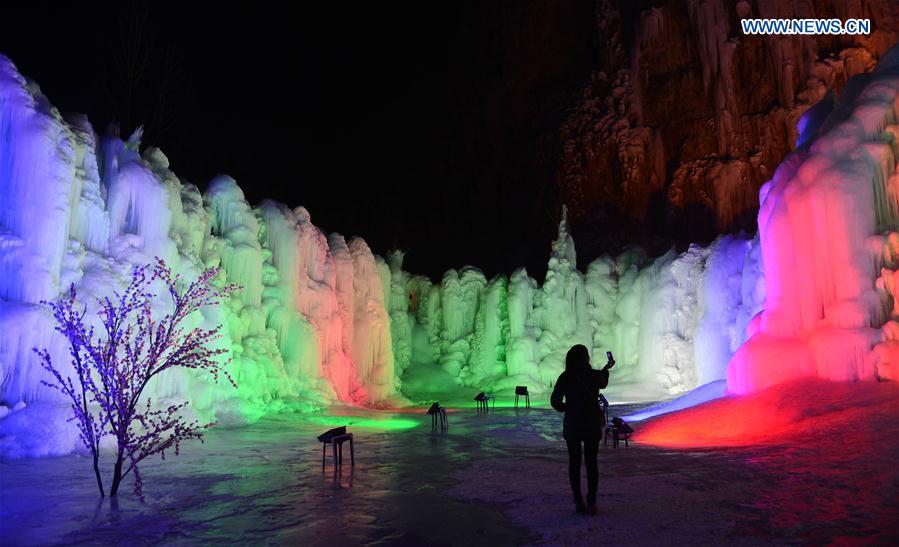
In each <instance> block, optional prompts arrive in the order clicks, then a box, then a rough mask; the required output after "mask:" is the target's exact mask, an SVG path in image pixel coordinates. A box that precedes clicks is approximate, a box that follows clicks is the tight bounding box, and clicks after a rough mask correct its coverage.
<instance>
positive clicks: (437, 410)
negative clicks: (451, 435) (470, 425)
mask: <svg viewBox="0 0 899 547" xmlns="http://www.w3.org/2000/svg"><path fill="white" fill-rule="evenodd" d="M428 414H430V415H431V431H436V430H437V420H438V419H439V420H440V431H444V430H447V429H449V420H447V419H446V408H444V407H442V406H440V403H438V402H435V403H434V404H432V405H431V408H429V409H428Z"/></svg>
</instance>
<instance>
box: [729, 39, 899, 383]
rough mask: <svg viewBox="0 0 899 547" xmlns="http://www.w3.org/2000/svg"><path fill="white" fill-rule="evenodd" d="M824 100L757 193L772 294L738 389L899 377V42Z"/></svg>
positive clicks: (739, 367)
mask: <svg viewBox="0 0 899 547" xmlns="http://www.w3.org/2000/svg"><path fill="white" fill-rule="evenodd" d="M821 106H822V108H816V109H814V110H812V111H810V112H809V117H808V118H806V119H805V120H804V123H802V124H801V126H802V128H803V129H804V131H805V132H806V133H810V134H808V135H806V134H803V135H802V138H801V139H800V142H803V143H805V144H803V145H802V146H800V147H799V148H797V150H795V151H794V152H793V153H791V154H790V155H789V156H788V157H787V159H786V160H785V161H784V162H783V163H782V164H781V166H780V167H779V168H778V169H777V172H776V173H775V175H774V178H773V179H771V180H770V181H769V182H767V183H766V184H765V185H764V186H763V187H762V190H761V192H760V197H761V200H760V201H761V209H760V211H759V236H760V240H761V251H762V260H763V262H764V268H765V283H766V298H765V303H764V305H763V308H764V311H763V312H762V313H760V314H759V315H757V316H756V317H755V318H754V319H752V321H750V322H749V324H748V332H749V333H750V334H751V338H750V339H749V341H748V342H747V343H745V344H744V345H743V346H742V347H741V348H740V349H739V351H738V352H737V354H736V355H735V356H734V358H733V361H732V362H731V364H730V367H729V369H728V375H727V379H728V388H729V389H730V390H731V391H732V392H736V393H745V392H752V391H758V390H760V389H763V388H765V387H768V386H771V385H773V384H777V383H780V382H783V381H785V380H789V379H792V378H795V377H802V376H817V377H821V378H828V379H831V380H856V379H875V378H892V379H896V378H897V377H899V322H897V319H899V316H897V315H896V310H895V306H894V304H893V302H894V301H895V295H896V293H895V282H894V276H895V271H896V268H897V266H899V263H897V261H896V258H895V257H896V251H897V250H899V248H897V246H896V245H897V243H899V233H897V232H895V231H894V230H896V229H897V228H899V174H897V173H896V165H897V149H896V146H897V144H896V138H897V136H899V125H897V114H899V47H894V48H893V49H892V50H890V51H889V52H888V54H887V55H886V56H884V58H883V59H881V62H880V64H879V65H878V66H877V68H876V69H875V70H874V72H872V73H870V74H863V75H859V76H855V77H854V78H853V79H852V80H850V81H849V82H848V83H847V87H846V89H845V90H844V92H843V94H842V95H841V96H840V97H839V100H837V101H836V102H834V101H827V102H825V103H824V104H823V105H821ZM827 106H831V107H832V111H831V112H827V109H826V108H825V107H827ZM825 114H826V118H825Z"/></svg>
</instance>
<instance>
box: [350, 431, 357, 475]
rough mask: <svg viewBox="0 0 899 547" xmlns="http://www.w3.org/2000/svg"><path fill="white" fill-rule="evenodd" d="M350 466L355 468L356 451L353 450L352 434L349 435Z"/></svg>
mask: <svg viewBox="0 0 899 547" xmlns="http://www.w3.org/2000/svg"><path fill="white" fill-rule="evenodd" d="M350 465H351V466H353V467H356V450H355V448H353V434H352V433H350Z"/></svg>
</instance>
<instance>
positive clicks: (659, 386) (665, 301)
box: [391, 209, 765, 397]
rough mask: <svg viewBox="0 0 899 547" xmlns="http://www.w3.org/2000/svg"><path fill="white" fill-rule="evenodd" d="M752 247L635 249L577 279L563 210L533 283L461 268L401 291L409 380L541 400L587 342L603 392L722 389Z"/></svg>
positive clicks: (750, 285)
mask: <svg viewBox="0 0 899 547" xmlns="http://www.w3.org/2000/svg"><path fill="white" fill-rule="evenodd" d="M758 247H759V244H758V241H757V240H750V239H747V238H745V237H744V236H722V237H720V238H718V239H717V240H715V241H714V242H713V243H712V244H711V245H710V246H708V247H706V248H703V247H701V246H696V245H694V246H692V247H690V249H689V250H688V251H686V252H685V253H682V254H680V255H677V254H675V253H674V252H670V253H668V254H666V255H664V256H662V257H660V258H658V259H656V260H649V259H647V257H646V255H645V253H643V252H642V251H640V250H639V249H632V250H629V251H627V252H624V253H622V254H620V255H619V256H617V257H600V258H598V259H596V260H594V261H593V262H592V263H591V264H590V265H589V266H588V268H587V272H586V274H584V273H582V272H580V271H579V270H578V269H577V268H576V256H577V254H576V251H575V248H574V240H573V239H572V237H571V233H570V230H569V227H568V222H567V215H566V211H565V209H563V211H562V219H561V222H560V223H559V231H558V235H557V237H556V239H555V240H554V241H553V243H552V245H551V249H550V258H549V262H548V268H547V275H546V278H545V280H544V281H543V283H542V284H541V283H539V282H538V281H537V280H535V279H533V278H531V277H530V276H528V274H527V272H526V271H525V270H524V269H519V270H516V271H515V272H513V274H512V275H511V276H510V277H509V278H508V279H506V278H505V277H502V276H500V277H497V278H495V279H493V280H491V281H490V282H489V283H488V282H486V280H485V279H484V277H483V275H482V274H481V273H480V272H479V271H477V270H472V269H470V268H469V269H463V270H462V272H461V275H460V273H459V272H456V271H455V270H451V271H449V272H447V273H446V275H445V276H444V278H443V282H442V283H441V284H440V285H437V286H435V285H431V284H430V283H429V282H426V281H424V280H422V279H420V278H418V279H415V278H413V280H412V281H411V282H409V284H408V287H409V295H410V299H411V309H412V310H413V313H411V314H408V315H407V316H406V317H408V318H409V319H410V320H411V322H412V324H411V328H412V332H413V336H412V338H413V348H414V349H413V357H412V360H411V365H410V367H409V369H408V371H409V373H410V374H411V376H412V377H414V378H416V379H420V378H422V377H429V378H434V379H435V381H436V379H438V378H439V379H440V380H439V381H442V382H447V383H449V386H444V389H448V388H451V387H452V386H453V385H457V386H466V387H470V388H471V389H473V390H476V391H479V390H487V391H504V390H509V389H511V388H512V387H514V386H515V385H528V386H529V388H531V389H532V390H533V391H535V392H540V391H546V390H549V389H550V388H551V387H552V385H553V383H554V382H555V380H556V378H557V377H558V375H559V374H560V372H561V371H562V370H563V368H564V365H565V354H566V353H567V352H568V350H569V349H570V348H571V346H573V345H575V344H584V345H586V346H587V347H588V348H589V350H590V352H591V355H592V356H593V360H594V365H595V366H597V367H599V366H602V365H603V364H604V363H605V359H606V356H605V352H606V351H612V352H613V353H614V355H615V359H616V361H617V363H618V364H617V367H616V369H615V382H614V385H613V387H612V389H613V390H614V389H615V388H616V386H617V387H618V388H621V387H622V386H626V388H624V390H623V391H624V392H626V393H627V394H628V396H635V397H641V396H642V397H654V396H659V395H660V394H666V393H671V394H675V393H681V392H684V391H687V390H689V389H692V388H694V387H696V386H698V385H701V384H705V383H709V382H713V381H716V380H721V379H723V378H724V377H725V373H726V366H727V362H728V361H729V360H730V358H731V356H732V355H733V352H734V351H736V349H737V348H738V347H739V345H740V344H741V343H742V342H743V341H744V340H745V339H746V325H747V323H748V319H746V317H747V316H750V317H751V315H752V314H755V313H756V312H757V311H758V309H759V306H760V302H761V301H763V300H764V291H765V288H764V280H763V279H762V277H761V276H762V270H761V266H760V264H759V261H758V259H757V257H758V254H759V253H758ZM393 278H394V279H396V278H397V275H396V274H395V273H394V275H393ZM405 278H406V277H403V279H405ZM391 305H392V304H391ZM404 328H405V327H404ZM403 332H405V331H403ZM415 333H419V334H418V335H416V334H415ZM395 345H396V342H395ZM438 370H440V371H442V372H443V373H445V374H440V373H438ZM410 389H412V390H413V391H410V393H414V388H413V387H410Z"/></svg>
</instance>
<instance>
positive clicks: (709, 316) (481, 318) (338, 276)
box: [0, 55, 899, 418]
mask: <svg viewBox="0 0 899 547" xmlns="http://www.w3.org/2000/svg"><path fill="white" fill-rule="evenodd" d="M895 57H896V56H895V55H887V56H886V57H885V58H884V60H883V61H882V63H881V67H880V68H879V69H878V71H877V72H875V73H872V74H869V75H863V76H860V77H857V78H855V79H854V80H853V81H852V82H851V83H850V85H848V86H847V88H846V91H845V92H844V94H843V96H842V97H840V98H839V100H838V101H837V102H836V103H835V104H836V106H835V107H834V108H833V112H829V111H828V109H827V108H819V107H816V108H814V109H811V110H810V111H809V114H808V115H807V116H806V118H804V119H803V121H802V124H801V126H802V131H803V133H802V139H801V141H800V142H801V143H802V144H801V146H800V148H799V149H798V150H797V151H796V152H794V153H793V154H792V155H791V156H790V157H789V158H788V159H787V160H786V161H785V162H784V164H783V165H782V166H781V167H780V168H779V169H778V171H777V174H776V175H775V177H774V179H773V180H772V181H771V182H769V183H768V184H767V185H766V186H765V187H764V189H763V191H762V195H761V203H762V210H761V213H760V217H759V220H760V222H759V224H760V228H761V229H760V234H759V235H758V236H756V237H754V238H753V237H748V236H744V235H742V234H741V235H726V236H721V237H719V238H718V239H716V240H715V241H714V242H712V243H711V244H710V245H708V246H706V247H702V246H699V245H693V246H691V247H690V248H689V249H688V250H686V251H685V252H683V253H680V254H678V253H675V252H673V251H672V252H669V253H667V254H665V255H663V256H662V257H659V258H657V259H648V258H647V257H646V256H645V254H644V253H643V252H642V251H641V250H639V249H631V250H628V251H626V252H623V253H621V254H620V255H618V256H614V257H608V256H606V257H600V258H598V259H596V260H593V261H592V262H591V263H590V264H588V265H587V267H586V269H585V271H583V272H582V271H580V270H578V269H577V267H576V265H577V255H576V251H575V247H574V242H573V239H572V237H571V234H570V232H569V228H568V225H567V221H566V218H565V215H564V211H563V216H562V221H561V223H560V226H559V230H558V236H557V238H556V239H555V241H554V242H553V243H552V245H551V247H550V248H549V249H548V252H549V263H548V271H547V275H546V278H545V279H544V280H543V282H542V283H540V282H538V281H537V280H536V279H534V278H532V277H530V276H529V275H528V273H527V272H526V271H525V270H524V269H519V270H516V271H515V272H512V274H511V275H510V276H508V277H506V276H498V277H495V278H493V279H487V278H486V277H485V276H484V274H483V273H482V272H480V271H479V270H477V269H476V268H472V267H465V268H462V269H460V270H450V271H448V272H446V274H445V275H444V276H443V278H442V279H441V280H440V281H439V282H436V283H435V282H434V281H432V280H431V279H428V278H426V277H423V276H418V275H413V274H410V273H408V272H405V271H404V270H403V265H402V263H403V256H402V253H399V252H394V253H392V254H391V255H389V256H388V260H387V261H385V260H383V259H381V258H380V257H378V256H377V255H374V254H373V253H372V251H371V250H370V249H369V247H368V245H367V244H366V243H365V242H364V241H363V240H361V239H358V238H354V239H350V240H349V241H347V240H346V239H345V238H344V237H343V236H341V235H339V234H331V235H326V234H324V233H323V232H322V231H321V230H320V229H319V228H317V227H316V226H315V225H314V224H312V221H311V217H310V213H309V212H308V211H307V210H306V209H304V208H302V207H296V208H290V207H287V206H285V205H283V204H280V203H274V202H263V203H261V204H259V205H258V206H255V207H254V206H252V205H251V204H249V203H247V201H246V199H245V198H244V195H243V193H242V191H241V190H240V187H239V186H238V184H237V183H236V182H235V181H234V180H233V179H231V178H229V177H226V176H220V177H217V178H216V179H214V180H213V181H211V182H210V184H209V185H208V190H207V191H206V193H205V194H203V195H201V193H200V192H199V190H198V189H197V188H196V187H195V186H193V185H191V184H187V183H184V182H182V181H181V180H179V179H178V177H177V176H176V175H175V174H174V173H173V172H172V171H171V170H170V169H169V166H168V161H167V159H166V157H165V156H164V155H163V153H162V152H161V151H159V150H157V149H154V148H147V149H144V150H143V152H140V146H141V143H140V134H136V135H134V136H132V137H131V138H130V139H128V140H127V141H123V140H122V139H120V138H118V136H116V135H113V134H108V135H106V136H100V135H99V134H97V133H95V132H94V130H93V128H92V127H91V126H90V124H89V123H88V121H87V120H86V119H85V118H84V117H82V116H68V117H66V118H63V117H62V116H61V115H60V114H59V113H58V112H57V111H56V110H55V109H54V108H53V107H52V106H51V105H50V103H49V102H48V100H47V99H46V98H45V97H44V96H43V95H42V94H41V93H40V91H39V89H38V88H37V86H36V85H35V84H33V83H30V82H27V81H26V80H25V79H24V78H23V77H22V76H20V75H19V73H18V72H17V71H16V69H15V67H14V66H13V64H12V63H11V62H10V61H9V60H8V59H6V58H5V57H2V56H0V417H2V416H3V415H6V414H8V413H9V411H10V410H9V409H10V408H21V407H22V406H23V404H25V405H30V404H31V403H32V402H46V401H53V400H57V399H55V398H56V397H58V395H57V394H56V393H55V392H52V391H50V390H48V389H46V388H44V387H43V386H42V385H41V383H40V380H41V378H43V374H44V372H43V370H42V369H41V368H40V367H39V365H38V362H37V360H36V359H35V358H34V355H33V354H32V352H31V348H32V347H34V346H39V347H48V348H49V349H50V350H51V353H52V354H53V356H54V359H55V360H56V362H57V363H64V362H65V357H66V348H65V347H64V344H63V341H62V340H61V339H60V337H59V336H57V335H56V334H55V333H54V331H53V329H52V325H51V324H50V318H49V317H48V316H47V315H46V314H45V313H44V312H43V311H42V310H41V309H40V307H39V306H38V302H39V301H40V300H41V299H52V298H55V297H56V296H57V295H59V294H60V292H61V291H62V290H64V288H65V287H67V286H68V285H69V284H70V283H74V284H75V285H76V286H77V288H78V291H79V294H80V295H81V297H82V299H83V300H84V301H85V302H91V301H93V299H94V298H96V297H98V296H103V295H107V294H109V293H110V292H111V291H112V290H115V289H116V288H120V287H123V286H124V283H125V282H126V280H127V278H128V273H129V271H130V268H131V266H132V265H134V264H140V263H147V262H149V261H150V260H151V259H152V257H154V256H160V257H162V258H164V259H165V260H166V261H167V262H168V263H169V264H170V265H171V266H172V267H173V268H174V269H175V270H176V271H179V272H181V273H182V274H183V275H184V276H185V277H186V278H190V277H191V276H193V275H196V273H197V272H198V271H200V270H201V269H202V268H205V267H209V266H216V265H220V266H222V268H223V275H222V279H221V282H223V283H224V282H233V283H238V284H240V285H241V286H242V287H243V290H242V291H240V292H238V293H235V294H234V295H233V296H232V297H231V299H230V300H229V301H228V302H227V303H226V304H225V305H223V306H220V307H218V308H216V309H211V310H206V311H205V312H204V315H203V316H202V317H196V318H194V321H196V322H197V323H199V322H205V323H206V324H207V325H213V324H223V325H224V326H225V335H226V336H225V339H224V340H223V343H224V344H225V347H227V348H228V349H229V350H230V355H231V357H232V359H233V364H232V365H230V367H231V372H232V374H233V375H234V376H235V379H236V381H237V383H238V385H239V388H238V389H237V390H234V389H232V388H231V387H228V386H221V385H214V384H211V383H210V382H209V381H208V380H207V379H206V378H204V377H195V376H194V375H193V374H192V373H191V372H190V371H178V372H175V373H172V374H169V375H168V376H167V377H165V378H160V380H159V382H157V384H156V385H154V386H152V390H151V392H152V394H153V395H154V396H155V397H157V398H174V399H177V398H185V397H186V398H189V399H190V400H191V404H192V407H193V408H194V409H196V410H197V411H198V412H200V411H206V412H208V413H209V414H211V415H215V416H217V417H219V418H221V417H222V416H231V415H234V416H237V417H246V416H252V415H259V414H262V413H265V412H269V411H272V410H277V409H278V408H280V407H281V406H282V405H283V404H284V402H285V401H302V402H305V403H308V404H313V405H316V404H327V403H328V402H332V401H335V400H340V401H346V402H351V403H358V404H389V403H391V402H395V401H396V399H397V398H401V397H407V398H409V399H412V400H419V399H425V398H427V397H429V396H431V395H432V394H435V393H448V392H452V391H453V390H457V391H459V390H460V389H461V391H459V392H464V393H468V392H469V391H472V390H486V391H494V392H500V393H503V392H509V391H511V389H512V387H514V386H515V385H519V384H526V385H528V386H529V387H530V388H531V390H532V391H534V392H540V391H546V390H548V389H550V387H551V385H552V383H553V382H554V381H555V379H556V377H557V375H558V374H559V372H560V371H561V370H562V368H563V366H564V365H563V364H564V356H565V353H566V352H567V350H568V349H569V348H570V347H571V345H573V344H576V343H580V344H585V345H586V346H587V347H588V348H590V349H591V352H592V354H593V355H594V359H595V360H596V361H598V362H602V361H603V359H604V353H605V351H607V350H611V351H614V353H615V356H616V359H617V360H618V363H619V364H618V367H617V368H616V376H615V379H616V381H615V386H614V387H615V388H618V389H624V388H628V386H629V388H628V389H629V393H634V394H639V395H642V396H643V397H658V396H662V395H666V394H677V393H682V392H685V391H688V390H691V389H693V388H695V387H697V386H700V385H704V384H709V383H710V382H715V381H720V380H723V379H724V378H725V377H727V379H728V386H729V388H730V389H731V390H732V391H735V392H746V391H752V390H756V389H759V388H762V387H764V386H766V385H769V384H771V383H775V382H777V381H780V380H783V379H787V378H791V377H794V376H798V375H819V376H823V377H828V378H834V379H850V378H874V377H891V378H895V377H896V367H897V365H896V363H897V362H899V338H896V339H894V337H895V336H897V335H899V323H897V322H896V321H894V320H893V318H895V317H899V315H897V313H899V312H897V311H895V310H894V309H893V304H892V302H893V300H892V296H891V295H892V293H893V291H894V287H895V286H897V284H899V281H896V278H895V277H894V273H893V272H894V270H895V269H896V268H897V267H899V233H893V232H891V231H890V230H892V229H894V228H895V227H896V222H897V210H899V206H897V192H899V178H897V177H899V175H896V174H895V173H894V171H895V169H894V167H895V165H896V155H895V149H894V147H895V140H896V137H897V135H899V130H897V126H896V125H895V123H896V111H897V107H896V104H897V102H896V96H897V93H896V89H897V88H899V83H897V75H896V68H895V64H891V62H892V60H895ZM824 106H825V107H826V106H827V105H826V104H825V105H824ZM435 244H438V245H439V243H435ZM535 244H536V243H535ZM497 252H502V250H501V249H498V250H497ZM164 305H165V304H164V303H163V302H160V303H159V306H160V307H163V306H164ZM763 310H764V311H763ZM160 311H162V310H160ZM760 312H763V313H760ZM749 335H752V339H751V340H750V341H749V343H747V344H745V345H744V342H745V341H746V340H747V338H749ZM741 345H742V348H741ZM738 349H739V351H738ZM735 352H736V354H735ZM732 356H733V359H732ZM729 362H730V367H729V368H728V363H729ZM462 388H464V389H462Z"/></svg>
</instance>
